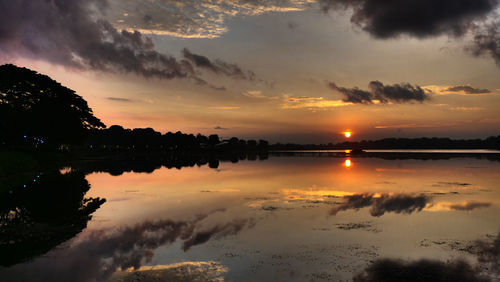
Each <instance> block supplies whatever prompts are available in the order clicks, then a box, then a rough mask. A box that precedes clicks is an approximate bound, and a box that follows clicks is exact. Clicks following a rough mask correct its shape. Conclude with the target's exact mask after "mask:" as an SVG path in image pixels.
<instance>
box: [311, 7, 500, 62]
mask: <svg viewBox="0 0 500 282" xmlns="http://www.w3.org/2000/svg"><path fill="white" fill-rule="evenodd" d="M499 2H500V1H499V0H407V1H400V0H388V1H378V0H319V3H320V5H321V8H322V10H323V11H324V12H328V11H329V10H352V13H353V14H352V16H351V22H352V23H354V24H355V25H357V26H359V27H361V28H362V29H363V30H365V31H366V32H368V33H370V34H371V35H372V36H373V37H375V38H380V39H388V38H395V37H399V36H401V35H408V36H411V37H417V38H426V37H433V36H439V35H443V34H444V35H449V36H452V37H457V38H458V37H463V36H464V35H466V34H468V33H471V34H472V37H473V41H472V43H471V44H470V46H469V47H468V48H467V49H468V50H469V51H471V52H472V54H474V55H476V56H482V55H487V56H491V57H492V58H493V59H494V60H495V62H496V64H497V65H498V66H500V21H499V20H494V21H491V18H494V19H495V18H498V15H496V14H495V13H496V12H495V10H496V8H497V7H498V6H499V5H498V4H499Z"/></svg>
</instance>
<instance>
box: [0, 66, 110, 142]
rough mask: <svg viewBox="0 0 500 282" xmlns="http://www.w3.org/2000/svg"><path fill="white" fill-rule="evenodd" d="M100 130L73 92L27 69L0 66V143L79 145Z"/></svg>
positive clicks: (100, 125)
mask: <svg viewBox="0 0 500 282" xmlns="http://www.w3.org/2000/svg"><path fill="white" fill-rule="evenodd" d="M103 127H105V125H104V124H103V123H102V122H101V121H100V120H99V119H98V118H96V117H95V116H94V115H93V112H92V109H90V108H89V106H88V105H87V102H86V101H85V100H84V99H83V98H82V97H81V96H79V95H77V94H76V93H75V91H73V90H71V89H69V88H67V87H64V86H62V85H61V84H60V83H58V82H57V81H54V80H52V79H51V78H49V77H48V76H46V75H42V74H39V73H37V72H35V71H32V70H29V69H27V68H20V67H17V66H14V65H11V64H8V65H2V66H0V130H1V131H2V133H3V134H1V135H0V136H2V137H0V138H1V139H0V142H2V143H4V144H9V143H10V144H21V143H22V142H27V143H31V144H33V143H35V144H41V143H43V144H53V145H58V144H65V143H66V144H73V143H80V142H81V141H82V139H83V137H84V136H85V134H86V133H87V131H88V130H90V129H95V128H103Z"/></svg>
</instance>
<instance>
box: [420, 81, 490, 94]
mask: <svg viewBox="0 0 500 282" xmlns="http://www.w3.org/2000/svg"><path fill="white" fill-rule="evenodd" d="M423 88H425V89H427V90H428V91H432V92H433V93H436V94H440V95H447V94H462V95H478V94H489V93H493V92H492V91H491V90H489V89H482V88H476V87H473V86H472V85H470V84H464V85H454V86H447V85H444V86H443V85H428V86H424V87H423Z"/></svg>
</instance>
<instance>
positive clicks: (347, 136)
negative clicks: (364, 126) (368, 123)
mask: <svg viewBox="0 0 500 282" xmlns="http://www.w3.org/2000/svg"><path fill="white" fill-rule="evenodd" d="M351 135H352V132H350V131H346V132H344V136H345V137H346V138H349V137H351Z"/></svg>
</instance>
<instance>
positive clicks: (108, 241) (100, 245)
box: [0, 210, 254, 282]
mask: <svg viewBox="0 0 500 282" xmlns="http://www.w3.org/2000/svg"><path fill="white" fill-rule="evenodd" d="M218 211H223V210H217V211H214V212H218ZM210 214H211V213H209V214H205V215H199V216H197V217H196V218H195V219H193V220H190V221H174V220H159V221H155V222H150V221H147V222H143V223H140V224H137V225H135V226H130V227H124V228H121V229H118V230H114V231H113V230H100V231H93V232H91V233H90V234H87V235H86V236H87V237H84V238H80V240H78V242H76V244H75V245H73V246H71V247H67V248H61V249H59V250H56V251H54V252H53V253H51V254H50V255H49V257H50V259H38V260H35V261H33V262H32V263H28V264H24V265H18V266H14V267H11V268H10V269H0V275H1V276H2V278H5V279H6V281H19V280H23V279H24V280H25V281H77V282H78V281H82V282H83V281H95V280H97V281H100V280H105V279H106V278H108V277H109V276H110V275H111V274H112V273H114V272H115V271H116V270H118V269H127V268H134V269H138V268H140V267H141V265H142V264H143V263H145V262H150V261H151V260H152V258H153V257H154V254H155V249H157V248H158V247H160V246H164V245H169V244H172V243H174V242H176V241H177V240H180V241H182V242H183V243H182V246H183V250H184V251H188V250H189V249H190V248H191V247H193V246H195V245H200V244H203V243H206V242H207V241H208V240H210V239H211V238H214V237H224V236H229V235H234V234H237V233H238V232H240V231H241V230H242V229H243V228H245V227H252V226H253V225H254V221H253V220H249V219H236V220H233V221H230V222H227V223H222V224H215V225H213V224H209V223H207V222H204V220H205V219H206V218H207V217H208V215H210ZM34 273H36V274H34ZM27 276H29V277H27ZM25 278H26V279H25Z"/></svg>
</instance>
